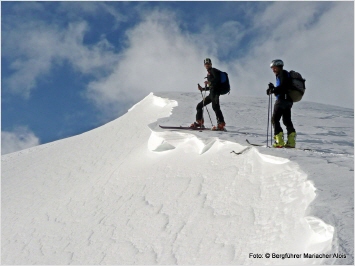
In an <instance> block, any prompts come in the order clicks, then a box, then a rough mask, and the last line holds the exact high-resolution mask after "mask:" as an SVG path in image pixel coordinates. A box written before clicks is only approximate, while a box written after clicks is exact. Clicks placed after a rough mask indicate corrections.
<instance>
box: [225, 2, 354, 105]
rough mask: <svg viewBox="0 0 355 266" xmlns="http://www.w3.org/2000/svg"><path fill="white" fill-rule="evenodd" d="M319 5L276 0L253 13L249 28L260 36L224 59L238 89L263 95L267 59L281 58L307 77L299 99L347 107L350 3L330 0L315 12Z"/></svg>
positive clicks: (351, 76)
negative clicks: (236, 56)
mask: <svg viewBox="0 0 355 266" xmlns="http://www.w3.org/2000/svg"><path fill="white" fill-rule="evenodd" d="M322 6H324V3H323V2H301V3H298V2H292V3H290V2H286V3H284V2H277V3H274V4H272V5H270V6H269V7H268V8H267V9H266V10H265V11H264V12H262V13H261V14H259V15H258V16H257V17H255V21H254V30H255V31H258V32H259V33H260V36H258V37H257V38H256V40H255V41H254V42H253V44H252V47H251V49H250V50H249V52H248V53H247V54H246V55H245V56H244V57H243V58H242V59H241V60H234V61H233V62H231V63H230V67H231V69H233V75H230V76H232V82H233V83H234V84H236V85H237V86H236V87H237V88H238V90H239V91H240V93H242V94H250V95H260V94H264V92H265V90H266V86H267V83H268V82H269V81H274V80H275V78H274V76H273V74H272V72H271V71H270V70H269V67H268V66H269V63H270V62H271V60H272V59H276V58H281V59H283V60H284V62H285V69H287V70H291V69H294V70H297V71H299V72H300V73H301V74H303V76H304V77H305V78H306V79H307V81H306V87H307V91H306V94H305V96H304V99H305V100H309V101H315V102H322V103H328V104H334V105H339V106H344V107H350V108H353V106H354V61H353V60H354V24H353V20H354V13H353V12H354V6H353V3H352V2H341V3H335V2H333V3H332V4H331V5H329V7H328V10H323V13H319V12H318V11H319V10H321V9H322V8H321V7H322ZM294 10H302V12H294ZM231 74H232V73H231Z"/></svg>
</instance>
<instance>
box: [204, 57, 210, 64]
mask: <svg viewBox="0 0 355 266" xmlns="http://www.w3.org/2000/svg"><path fill="white" fill-rule="evenodd" d="M203 63H204V64H212V61H211V59H210V58H206V59H205V60H203Z"/></svg>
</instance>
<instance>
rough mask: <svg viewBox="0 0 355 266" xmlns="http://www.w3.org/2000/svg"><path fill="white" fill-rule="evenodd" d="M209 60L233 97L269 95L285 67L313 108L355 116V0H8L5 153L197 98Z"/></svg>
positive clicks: (4, 12) (4, 9)
mask: <svg viewBox="0 0 355 266" xmlns="http://www.w3.org/2000/svg"><path fill="white" fill-rule="evenodd" d="M205 57H210V58H211V59H212V61H213V65H214V67H217V68H219V69H221V70H224V71H227V72H228V74H229V77H230V80H231V85H232V92H231V93H232V94H233V95H253V96H262V97H263V96H265V97H267V96H266V95H265V90H266V87H267V84H268V83H269V82H274V79H275V78H274V76H273V74H272V72H271V70H270V68H269V63H270V61H271V60H272V59H275V58H281V59H283V60H284V62H285V69H286V70H291V69H293V70H297V71H299V72H301V73H302V74H303V76H304V77H305V78H306V80H307V83H306V85H307V92H306V94H305V96H304V101H313V102H319V103H326V104H333V105H338V106H343V107H347V108H353V106H354V3H353V2H297V1H296V2H1V75H2V79H1V111H2V112H1V121H2V125H1V127H2V129H1V130H2V154H4V153H8V152H12V151H16V150H20V149H24V148H28V147H31V146H36V145H39V144H43V143H48V142H51V141H55V140H58V139H62V138H66V137H70V136H73V135H77V134H80V133H83V132H85V131H88V130H91V129H93V128H96V127H98V126H100V125H102V124H104V123H106V122H108V121H111V120H113V119H115V118H117V117H119V116H121V115H123V114H124V113H125V112H126V111H127V110H128V109H129V108H130V107H131V106H132V105H133V104H135V103H136V102H137V101H139V100H141V99H142V98H144V97H145V96H146V95H148V94H149V93H150V92H159V91H184V92H191V91H192V92H194V91H196V92H197V90H196V89H197V88H196V84H197V83H202V82H203V81H204V79H203V77H205V75H206V73H205V69H204V67H203V59H204V58H205ZM222 108H223V101H222ZM194 116H195V106H192V107H191V117H187V118H186V122H192V120H193V119H194Z"/></svg>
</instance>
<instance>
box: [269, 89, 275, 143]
mask: <svg viewBox="0 0 355 266" xmlns="http://www.w3.org/2000/svg"><path fill="white" fill-rule="evenodd" d="M270 102H271V103H270V116H271V119H270V145H271V146H272V128H273V126H274V125H273V124H272V94H270Z"/></svg>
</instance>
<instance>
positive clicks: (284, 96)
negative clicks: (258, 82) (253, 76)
mask: <svg viewBox="0 0 355 266" xmlns="http://www.w3.org/2000/svg"><path fill="white" fill-rule="evenodd" d="M283 66H284V63H283V61H282V60H280V59H275V60H273V61H272V62H271V64H270V68H271V69H272V71H273V72H274V74H275V76H276V87H275V86H274V84H272V83H269V88H268V89H267V90H266V94H267V95H270V94H272V93H273V94H275V96H276V102H275V105H274V112H273V115H272V124H273V126H274V134H275V135H274V139H275V143H274V144H273V147H276V148H281V147H287V148H294V147H295V146H296V131H295V128H294V127H293V123H292V120H291V108H292V105H293V101H292V100H291V98H290V97H289V96H288V90H289V88H290V87H291V79H290V74H289V72H288V71H286V70H284V69H283ZM281 117H282V121H283V123H284V125H285V126H286V129H287V143H285V142H284V137H283V130H282V127H281V125H280V119H281Z"/></svg>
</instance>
